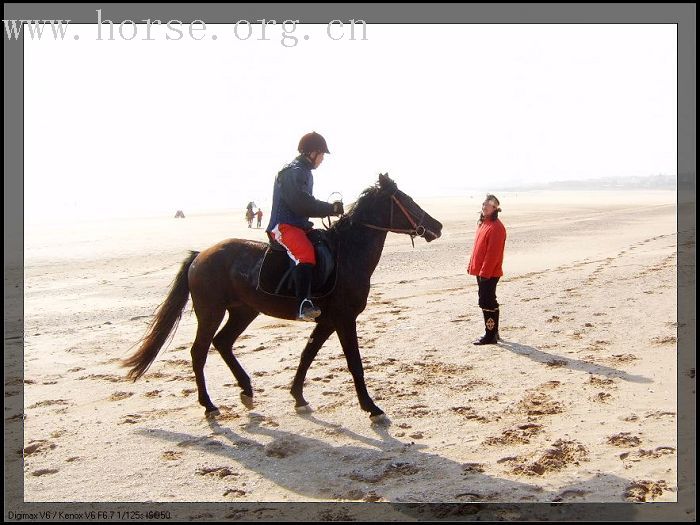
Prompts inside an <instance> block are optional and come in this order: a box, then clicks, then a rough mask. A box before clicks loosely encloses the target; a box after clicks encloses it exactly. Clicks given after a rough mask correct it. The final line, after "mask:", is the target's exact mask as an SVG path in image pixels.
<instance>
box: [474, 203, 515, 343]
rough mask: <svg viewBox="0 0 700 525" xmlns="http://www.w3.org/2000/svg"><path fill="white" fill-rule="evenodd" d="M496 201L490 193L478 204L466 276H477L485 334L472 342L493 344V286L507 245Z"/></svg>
mask: <svg viewBox="0 0 700 525" xmlns="http://www.w3.org/2000/svg"><path fill="white" fill-rule="evenodd" d="M500 204H501V203H500V202H499V200H498V199H497V198H496V197H495V196H494V195H491V194H490V193H489V194H488V195H486V200H485V201H484V202H483V203H482V205H481V216H480V217H479V222H478V223H477V224H478V227H477V229H476V236H475V239H474V247H473V249H472V255H471V258H470V259H469V266H468V272H469V275H475V276H476V282H477V284H478V286H479V307H480V308H481V309H482V310H483V312H484V324H485V325H486V333H485V334H484V335H483V336H482V337H481V338H480V339H477V340H476V341H474V344H475V345H493V344H496V343H497V342H498V339H499V337H498V317H499V308H498V301H497V300H496V285H497V284H498V280H499V279H500V278H501V277H502V276H503V269H502V265H503V251H504V249H505V245H506V228H505V226H503V223H502V222H501V221H500V220H499V219H498V212H500V211H501V208H500V207H499V206H500Z"/></svg>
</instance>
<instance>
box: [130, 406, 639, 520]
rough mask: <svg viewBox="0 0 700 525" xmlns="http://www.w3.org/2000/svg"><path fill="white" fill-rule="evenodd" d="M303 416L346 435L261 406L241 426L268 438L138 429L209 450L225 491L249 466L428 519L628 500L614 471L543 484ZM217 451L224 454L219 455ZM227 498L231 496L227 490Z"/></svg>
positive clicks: (215, 430) (220, 431)
mask: <svg viewBox="0 0 700 525" xmlns="http://www.w3.org/2000/svg"><path fill="white" fill-rule="evenodd" d="M301 417H303V418H304V419H305V420H307V421H309V422H310V423H312V424H313V425H314V426H315V427H317V428H316V429H315V430H314V429H312V432H314V433H316V434H321V435H323V434H326V435H329V436H333V441H334V443H338V442H344V443H342V444H332V443H328V442H327V441H324V440H323V439H322V438H321V439H317V438H315V437H309V436H307V435H300V434H298V433H292V432H288V431H285V430H282V429H280V428H279V427H278V426H277V423H275V422H274V421H273V420H272V419H270V418H268V417H265V416H263V415H261V414H258V413H256V412H250V413H248V421H247V422H246V423H244V424H242V425H240V426H241V428H243V429H244V430H245V431H246V432H247V433H248V434H249V435H253V436H260V437H261V438H262V439H260V440H257V439H251V438H250V437H244V436H241V435H240V434H238V433H236V432H235V431H234V430H232V429H231V428H229V427H227V426H224V425H222V424H221V422H220V421H218V420H216V419H208V420H207V423H208V425H209V427H210V429H211V431H212V433H211V434H210V435H209V436H194V435H191V434H187V433H183V432H173V431H169V430H162V429H153V428H150V429H140V430H138V431H137V432H138V433H140V434H142V435H145V436H148V437H149V438H152V439H160V440H163V441H167V442H172V443H175V444H176V445H177V446H179V447H184V448H188V449H190V450H194V451H199V452H203V453H205V455H204V456H203V457H204V458H205V462H207V463H209V464H208V465H205V466H204V467H203V468H202V469H199V472H198V473H199V474H207V473H213V474H214V476H213V478H212V480H213V481H214V480H215V479H218V477H217V476H216V473H217V472H221V471H222V469H227V472H226V473H227V477H225V478H222V479H223V481H222V487H221V491H222V494H225V492H224V488H225V486H234V487H235V488H236V489H235V490H238V491H240V492H239V493H240V494H241V495H245V494H246V490H247V488H246V486H245V485H242V484H241V481H242V480H241V479H240V471H242V470H245V471H249V472H254V473H257V474H259V475H260V476H262V477H263V478H265V479H267V480H269V481H271V482H273V483H274V484H275V485H278V486H279V487H282V488H283V489H285V490H286V491H289V492H291V493H293V494H295V495H296V496H299V497H301V499H298V498H292V499H293V500H294V501H310V502H319V501H320V502H324V501H325V502H327V501H328V500H332V501H346V502H347V501H355V502H357V501H360V502H362V501H365V502H375V501H383V502H389V503H391V508H392V509H393V510H392V511H395V512H399V513H401V514H403V515H408V516H411V517H417V518H421V519H424V518H425V513H426V512H428V513H429V515H433V514H431V513H435V512H437V513H438V515H439V514H440V513H442V514H443V517H449V516H451V515H461V514H465V513H466V514H473V513H474V512H477V511H479V512H480V509H481V510H484V509H486V510H488V511H489V512H491V513H497V512H499V511H503V512H512V511H513V509H515V508H516V507H515V506H512V505H509V502H510V503H513V502H517V503H519V504H521V503H531V502H556V501H562V500H565V499H566V498H567V497H573V498H574V499H575V498H576V497H580V496H581V495H585V494H587V493H590V491H600V490H601V488H600V487H598V488H596V487H597V486H598V484H602V486H604V487H605V491H606V494H609V496H610V500H611V501H621V500H622V494H623V492H624V487H625V486H626V485H627V484H629V481H628V480H624V479H622V478H619V477H617V476H614V475H598V476H596V477H595V478H592V479H590V480H586V481H583V480H578V481H577V482H576V483H575V484H574V485H572V486H567V487H564V488H559V489H557V490H555V491H548V490H546V489H544V488H543V487H542V486H540V485H539V482H540V478H534V479H533V482H532V483H530V482H527V481H513V480H509V479H505V478H501V477H498V476H497V475H492V474H489V473H486V472H485V471H484V468H483V466H482V465H481V464H479V463H478V459H479V458H478V457H472V458H465V460H470V461H468V462H465V463H461V462H459V461H455V460H453V459H450V458H447V457H443V456H440V455H438V454H434V453H429V452H425V449H426V448H427V446H426V445H421V444H416V443H413V442H404V441H401V440H399V439H396V438H395V437H393V436H392V435H391V434H390V433H389V428H388V427H386V426H379V425H372V427H371V428H372V431H373V432H374V433H375V434H376V437H369V436H364V435H360V434H357V433H356V432H353V431H352V430H350V429H348V428H345V427H344V426H342V425H340V424H334V423H329V422H327V421H324V420H322V419H319V418H318V417H316V416H315V415H314V414H313V413H311V414H307V415H303V416H301ZM236 421H238V420H236ZM215 456H216V457H219V458H220V460H219V461H217V460H215V459H213V458H214V457H215ZM234 465H235V466H234ZM228 475H231V476H232V477H228ZM219 476H220V475H219ZM226 480H228V481H226ZM545 481H546V480H545ZM250 495H252V493H251V494H250ZM572 495H573V496H572ZM222 501H230V500H229V499H228V498H226V497H222ZM255 501H257V502H260V499H256V500H255ZM278 501H279V500H278ZM240 503H241V504H243V503H245V502H244V501H241V502H240ZM426 503H427V504H429V505H427V506H426V505H425V504H426ZM445 505H447V506H445ZM483 505H485V506H483ZM475 509H476V510H475ZM493 516H497V514H493Z"/></svg>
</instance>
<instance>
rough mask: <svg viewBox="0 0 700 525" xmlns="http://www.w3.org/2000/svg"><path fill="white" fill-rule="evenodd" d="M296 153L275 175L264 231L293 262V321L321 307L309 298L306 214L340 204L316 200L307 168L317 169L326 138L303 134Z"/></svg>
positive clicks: (311, 261) (311, 258) (321, 213)
mask: <svg viewBox="0 0 700 525" xmlns="http://www.w3.org/2000/svg"><path fill="white" fill-rule="evenodd" d="M297 149H298V151H299V156H298V157H297V158H295V159H294V160H293V161H292V162H290V163H289V164H288V165H287V166H285V167H284V168H283V169H282V171H280V172H279V173H278V174H277V177H276V178H275V185H274V190H273V193H272V211H271V212H270V222H269V224H268V226H267V229H266V232H267V235H268V237H269V238H270V240H271V241H276V242H278V243H279V244H281V245H282V246H283V247H284V248H285V249H286V250H287V255H289V257H290V258H291V259H292V261H294V263H295V264H296V267H295V268H294V283H295V291H296V297H297V301H298V305H297V306H298V310H297V320H299V321H313V320H315V319H316V318H317V317H318V316H319V315H321V309H320V308H318V307H316V306H315V305H314V304H313V303H312V302H311V299H310V296H311V279H312V272H313V268H314V266H315V265H316V254H315V253H314V247H313V245H312V244H311V241H309V239H308V237H307V236H306V234H307V232H308V231H310V230H311V228H312V227H313V224H312V223H311V222H309V217H326V216H330V215H342V214H343V211H344V210H343V203H342V202H341V201H336V202H333V203H330V202H323V201H320V200H317V199H316V198H314V196H313V187H314V178H313V175H312V173H311V170H313V169H316V168H318V167H319V166H320V165H321V162H323V157H324V155H325V154H326V153H330V152H329V151H328V146H327V145H326V140H325V139H324V138H323V137H322V136H321V135H319V134H318V133H316V132H315V131H314V132H312V133H307V134H306V135H304V136H303V137H302V138H301V140H300V141H299V146H298V147H297Z"/></svg>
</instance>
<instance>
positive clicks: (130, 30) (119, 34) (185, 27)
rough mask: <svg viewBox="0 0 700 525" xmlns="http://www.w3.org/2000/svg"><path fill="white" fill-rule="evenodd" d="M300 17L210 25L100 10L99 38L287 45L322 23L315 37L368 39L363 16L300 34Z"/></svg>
mask: <svg viewBox="0 0 700 525" xmlns="http://www.w3.org/2000/svg"><path fill="white" fill-rule="evenodd" d="M298 25H299V20H284V21H277V20H267V19H260V20H254V21H252V22H250V21H248V20H238V21H236V22H235V23H232V24H216V26H215V27H212V24H210V25H209V29H207V25H206V23H205V22H203V21H202V20H193V21H192V22H188V23H183V22H181V21H180V20H168V21H163V20H158V19H154V20H152V19H145V20H136V21H134V20H122V21H119V22H117V21H113V20H109V19H107V18H103V16H102V12H101V10H100V9H98V10H97V29H96V30H97V40H127V41H131V40H175V41H177V40H182V39H183V38H184V39H189V40H217V39H219V38H226V37H227V36H233V38H234V40H239V41H277V42H279V43H280V44H282V45H283V46H284V47H295V46H296V45H298V44H299V43H300V41H306V40H310V39H311V37H312V35H310V34H308V33H309V32H311V31H310V29H311V26H318V25H322V26H323V27H322V29H323V31H320V32H319V29H321V28H318V27H313V33H314V34H313V37H314V38H319V37H320V38H327V39H329V40H334V41H342V40H367V23H366V22H365V21H364V20H354V19H353V20H349V21H346V22H343V21H342V20H331V21H330V22H328V23H327V24H307V25H305V29H306V31H305V34H299V33H300V32H298V29H299V27H298Z"/></svg>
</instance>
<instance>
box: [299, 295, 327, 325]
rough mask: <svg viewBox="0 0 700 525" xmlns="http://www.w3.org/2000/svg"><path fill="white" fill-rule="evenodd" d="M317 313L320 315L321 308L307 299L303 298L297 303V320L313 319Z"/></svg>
mask: <svg viewBox="0 0 700 525" xmlns="http://www.w3.org/2000/svg"><path fill="white" fill-rule="evenodd" d="M307 303H308V304H307ZM319 315H321V309H320V308H318V307H317V306H314V303H312V302H311V301H310V300H309V299H304V300H303V301H302V302H301V304H300V305H299V314H298V315H297V321H315V320H316V318H317V317H318V316H319Z"/></svg>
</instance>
